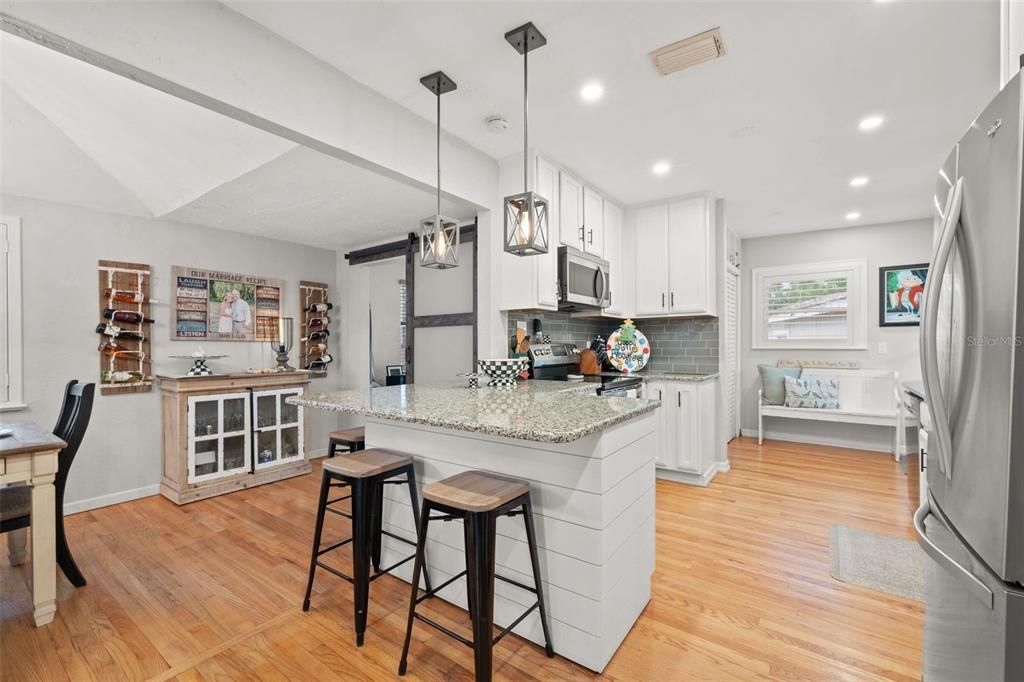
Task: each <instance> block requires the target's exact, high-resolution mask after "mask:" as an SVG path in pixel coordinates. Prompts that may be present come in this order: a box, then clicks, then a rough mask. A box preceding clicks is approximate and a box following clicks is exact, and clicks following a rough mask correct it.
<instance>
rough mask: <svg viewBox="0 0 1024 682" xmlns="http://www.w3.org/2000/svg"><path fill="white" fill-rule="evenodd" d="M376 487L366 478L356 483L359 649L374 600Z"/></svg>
mask: <svg viewBox="0 0 1024 682" xmlns="http://www.w3.org/2000/svg"><path fill="white" fill-rule="evenodd" d="M375 487H376V484H375V483H373V482H370V481H367V480H366V479H365V478H357V479H355V480H354V481H353V482H352V587H353V588H354V589H353V591H354V593H355V594H354V595H353V602H354V606H355V626H356V646H362V645H363V636H364V635H365V634H366V611H367V607H368V605H369V601H370V552H371V550H372V544H373V542H372V538H373V536H372V527H373V526H372V524H373V519H372V517H373V513H372V510H373V503H374V498H375V497H376V495H375Z"/></svg>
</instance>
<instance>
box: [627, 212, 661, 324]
mask: <svg viewBox="0 0 1024 682" xmlns="http://www.w3.org/2000/svg"><path fill="white" fill-rule="evenodd" d="M635 220H636V224H635V227H636V229H635V242H636V246H635V248H636V254H635V259H636V260H635V273H636V314H637V315H661V314H663V313H664V312H665V310H666V305H667V294H668V292H667V289H668V206H667V205H665V204H658V205H656V206H644V207H641V208H638V209H636V213H635Z"/></svg>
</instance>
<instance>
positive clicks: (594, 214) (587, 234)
mask: <svg viewBox="0 0 1024 682" xmlns="http://www.w3.org/2000/svg"><path fill="white" fill-rule="evenodd" d="M583 250H584V251H586V252H587V253H592V254H594V255H595V256H597V257H598V258H603V257H604V255H605V253H604V199H603V198H602V197H601V195H600V194H598V193H597V192H595V191H594V190H592V189H590V188H589V187H584V188H583Z"/></svg>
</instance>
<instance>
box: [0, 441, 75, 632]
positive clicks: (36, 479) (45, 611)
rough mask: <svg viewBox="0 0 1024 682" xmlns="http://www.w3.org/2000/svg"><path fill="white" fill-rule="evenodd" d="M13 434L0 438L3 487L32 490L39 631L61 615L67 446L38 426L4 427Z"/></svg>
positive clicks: (34, 587) (35, 615)
mask: <svg viewBox="0 0 1024 682" xmlns="http://www.w3.org/2000/svg"><path fill="white" fill-rule="evenodd" d="M0 429H10V430H11V431H13V434H12V435H10V436H7V437H4V438H0V483H3V484H8V485H9V484H12V483H28V484H29V485H31V486H32V570H31V573H30V574H29V575H30V579H31V588H32V607H33V612H32V615H33V618H34V619H35V622H36V627H39V626H42V625H46V624H47V623H51V622H53V617H54V614H56V613H57V550H56V532H57V531H56V511H57V509H56V498H55V494H56V492H55V490H54V487H53V481H54V478H55V477H56V475H57V455H58V453H60V451H61V450H62V449H63V448H64V447H66V446H67V443H65V442H64V441H62V440H61V439H60V438H57V437H56V436H54V435H53V434H52V433H50V431H49V430H48V429H45V428H43V427H42V426H40V425H39V424H36V423H34V422H15V423H6V424H5V423H0Z"/></svg>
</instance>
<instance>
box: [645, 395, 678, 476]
mask: <svg viewBox="0 0 1024 682" xmlns="http://www.w3.org/2000/svg"><path fill="white" fill-rule="evenodd" d="M644 397H645V398H649V399H652V400H660V401H661V407H659V408H658V410H657V411H656V412H655V416H656V417H657V433H656V434H655V439H656V444H655V448H654V463H655V465H656V466H659V467H668V468H674V467H675V456H674V455H675V453H674V451H673V445H672V444H673V443H674V441H675V434H674V431H675V423H674V420H673V416H674V415H675V411H674V410H673V408H672V405H671V403H670V400H671V398H672V396H671V395H670V391H669V389H668V386H667V385H666V384H662V383H649V384H644Z"/></svg>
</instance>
